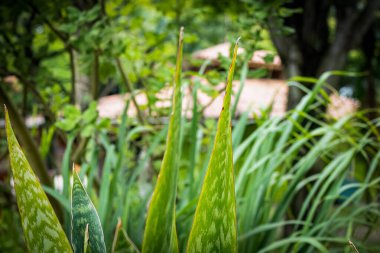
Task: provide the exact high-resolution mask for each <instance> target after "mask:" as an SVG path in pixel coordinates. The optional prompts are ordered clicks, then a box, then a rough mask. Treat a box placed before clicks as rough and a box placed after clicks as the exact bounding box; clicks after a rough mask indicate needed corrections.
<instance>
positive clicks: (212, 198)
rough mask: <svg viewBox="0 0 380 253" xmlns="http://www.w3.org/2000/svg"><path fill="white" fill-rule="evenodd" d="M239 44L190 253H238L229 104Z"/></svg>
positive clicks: (196, 218)
mask: <svg viewBox="0 0 380 253" xmlns="http://www.w3.org/2000/svg"><path fill="white" fill-rule="evenodd" d="M237 49H238V43H236V45H235V49H234V56H233V59H232V63H231V66H230V70H229V74H228V80H227V88H226V94H225V96H224V102H223V108H222V112H221V113H220V117H219V122H218V129H217V133H216V137H215V142H214V148H213V151H212V155H211V158H210V162H209V165H208V168H207V172H206V176H205V179H204V183H203V186H202V191H201V195H200V197H199V201H198V205H197V209H196V212H195V216H194V221H193V226H192V228H191V232H190V236H189V240H188V244H187V252H191V253H193V252H202V253H207V252H224V253H230V252H231V253H232V252H237V240H236V234H237V229H236V203H235V187H234V172H233V163H232V139H231V115H230V101H231V90H232V79H233V74H234V69H235V61H236V54H237Z"/></svg>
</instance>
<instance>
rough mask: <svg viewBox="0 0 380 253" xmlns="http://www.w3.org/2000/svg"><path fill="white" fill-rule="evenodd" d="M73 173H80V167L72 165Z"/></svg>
mask: <svg viewBox="0 0 380 253" xmlns="http://www.w3.org/2000/svg"><path fill="white" fill-rule="evenodd" d="M73 172H76V173H79V172H80V165H79V164H76V163H73Z"/></svg>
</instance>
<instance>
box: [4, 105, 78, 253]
mask: <svg viewBox="0 0 380 253" xmlns="http://www.w3.org/2000/svg"><path fill="white" fill-rule="evenodd" d="M5 117H6V132H7V140H8V147H9V156H10V162H11V168H12V172H13V179H14V187H15V191H16V198H17V205H18V208H19V211H20V215H21V221H22V228H23V230H24V234H25V239H26V244H27V247H28V250H29V252H36V253H37V252H72V249H71V246H70V243H69V241H68V240H67V237H66V235H65V232H64V231H63V229H62V227H61V224H60V223H59V220H58V218H57V216H56V215H55V213H54V210H53V208H52V206H51V204H50V202H49V200H48V198H47V196H46V194H45V192H44V191H43V189H42V187H41V185H40V183H39V180H38V178H37V177H36V175H35V174H34V172H33V170H32V168H31V167H30V165H29V163H28V161H27V160H26V157H25V155H24V153H23V152H22V150H21V147H20V145H19V143H18V142H17V139H16V136H15V135H14V132H13V129H12V126H11V122H10V119H9V115H8V111H7V110H6V109H5Z"/></svg>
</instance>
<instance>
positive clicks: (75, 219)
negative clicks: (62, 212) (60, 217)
mask: <svg viewBox="0 0 380 253" xmlns="http://www.w3.org/2000/svg"><path fill="white" fill-rule="evenodd" d="M71 215H72V221H71V226H72V233H71V236H72V238H71V242H72V244H73V248H74V252H75V253H77V252H80V253H82V252H84V248H85V245H84V242H85V236H86V226H87V224H88V246H87V251H88V252H92V253H95V252H96V253H98V252H99V253H100V252H106V245H105V243H104V235H103V230H102V226H101V225H100V220H99V216H98V214H97V213H96V209H95V207H94V205H93V204H92V202H91V200H90V198H89V196H88V195H87V192H86V190H85V189H84V187H83V185H82V182H81V181H80V179H79V176H78V172H77V171H75V170H73V189H72V202H71Z"/></svg>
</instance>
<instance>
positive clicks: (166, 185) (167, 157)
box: [142, 29, 183, 253]
mask: <svg viewBox="0 0 380 253" xmlns="http://www.w3.org/2000/svg"><path fill="white" fill-rule="evenodd" d="M182 47H183V29H181V31H180V36H179V45H178V53H177V66H176V73H175V78H174V94H173V105H172V113H171V116H170V122H169V130H168V136H167V139H166V145H167V146H166V150H165V154H164V158H163V161H162V165H161V169H160V174H159V176H158V179H157V183H156V187H155V189H154V192H153V196H152V199H151V202H150V206H149V210H148V216H147V221H146V226H145V231H144V240H143V246H142V252H144V253H149V252H152V253H160V252H165V253H168V252H178V242H177V235H176V228H175V199H176V192H177V174H178V163H179V155H180V153H179V150H180V129H181V111H182V98H181V69H182Z"/></svg>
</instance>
